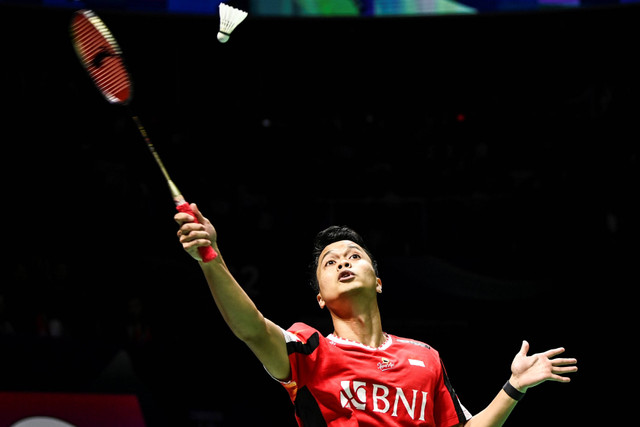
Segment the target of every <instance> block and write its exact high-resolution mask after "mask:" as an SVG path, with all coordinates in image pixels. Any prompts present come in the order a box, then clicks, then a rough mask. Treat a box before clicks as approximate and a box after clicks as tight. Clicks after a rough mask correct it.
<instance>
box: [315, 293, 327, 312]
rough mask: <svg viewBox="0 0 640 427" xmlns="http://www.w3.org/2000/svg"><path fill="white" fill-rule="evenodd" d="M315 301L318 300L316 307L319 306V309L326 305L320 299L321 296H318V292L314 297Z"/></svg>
mask: <svg viewBox="0 0 640 427" xmlns="http://www.w3.org/2000/svg"><path fill="white" fill-rule="evenodd" d="M316 299H317V300H318V305H319V306H320V308H324V306H325V305H326V303H325V302H324V300H323V299H322V295H320V292H318V295H316Z"/></svg>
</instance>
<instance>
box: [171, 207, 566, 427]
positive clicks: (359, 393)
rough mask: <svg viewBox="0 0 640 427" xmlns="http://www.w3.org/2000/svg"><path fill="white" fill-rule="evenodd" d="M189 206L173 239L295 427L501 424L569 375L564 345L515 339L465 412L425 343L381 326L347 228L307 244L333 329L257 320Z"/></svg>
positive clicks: (366, 270)
mask: <svg viewBox="0 0 640 427" xmlns="http://www.w3.org/2000/svg"><path fill="white" fill-rule="evenodd" d="M192 208H193V211H194V214H195V215H196V217H197V220H198V222H199V223H196V222H194V221H193V217H192V216H191V215H189V214H186V213H178V214H176V215H175V220H176V222H177V223H178V224H179V230H178V236H179V240H180V242H181V244H182V246H183V248H184V249H185V250H186V252H188V253H189V254H190V255H191V256H192V257H193V258H195V259H196V260H198V261H199V265H200V268H201V269H202V272H203V273H204V277H205V278H206V281H207V283H208V285H209V289H210V290H211V294H212V295H213V298H214V300H215V303H216V305H217V307H218V309H219V310H220V313H221V314H222V316H223V318H224V320H225V322H226V323H227V325H228V326H229V327H230V328H231V330H232V331H233V333H234V334H235V335H236V336H237V337H238V338H239V339H240V340H242V341H243V342H244V343H246V344H247V346H248V347H249V348H250V349H251V350H252V351H253V353H254V354H255V356H256V357H257V358H258V360H259V361H260V362H261V363H262V365H263V366H264V367H265V369H266V370H267V372H268V373H269V374H270V375H271V376H272V377H273V378H274V379H275V380H276V381H278V382H279V383H280V384H282V386H284V387H285V388H286V390H287V391H288V393H289V396H290V398H291V401H292V402H293V404H294V406H295V417H296V421H297V422H298V425H300V426H305V427H308V426H335V427H338V426H340V427H342V426H359V427H364V426H391V425H393V426H443V427H449V426H467V427H480V426H486V427H488V426H501V425H502V424H503V423H504V422H505V420H506V419H507V417H508V416H509V414H510V413H511V411H512V410H513V409H514V407H515V406H516V403H517V402H518V401H519V400H520V399H521V398H522V397H523V396H524V395H525V392H526V391H527V389H529V388H531V387H533V386H536V385H538V384H540V383H542V382H544V381H558V382H563V383H566V382H569V381H570V379H569V378H568V377H567V376H566V374H568V373H571V372H575V371H577V369H578V368H577V366H576V364H577V361H576V359H573V358H560V357H557V356H558V355H560V354H561V353H562V352H564V349H563V348H557V349H553V350H548V351H545V352H542V353H537V354H532V355H529V354H527V353H528V350H529V344H528V343H527V342H526V341H523V343H522V347H521V349H520V351H519V352H518V353H517V354H516V355H515V357H514V358H513V362H512V365H511V376H510V378H509V379H508V380H507V382H506V383H505V385H504V387H503V389H502V390H499V391H498V393H497V395H496V396H495V398H494V399H493V400H492V401H491V402H490V403H489V405H488V406H487V407H486V408H485V409H483V410H482V411H480V412H479V413H477V414H475V415H473V416H472V415H471V414H470V413H469V412H468V411H467V410H466V409H465V408H464V406H463V405H462V404H461V402H460V400H459V399H458V397H457V395H456V393H455V391H454V389H453V387H452V384H451V383H450V381H449V378H448V376H447V373H446V371H445V368H444V365H443V363H442V360H441V359H440V356H439V353H438V352H437V351H436V350H435V349H434V348H433V347H431V346H429V345H428V344H426V343H424V342H421V341H418V340H414V339H409V338H404V337H399V336H395V335H392V334H390V333H386V332H385V331H384V329H383V327H382V322H381V315H380V311H379V308H378V303H377V294H378V293H380V292H381V291H382V281H381V279H380V277H378V272H377V266H376V262H375V260H374V257H373V255H372V254H371V253H370V252H369V250H368V249H367V248H366V246H365V243H364V242H363V241H362V239H361V237H360V236H359V235H358V234H357V233H356V232H354V231H353V230H351V229H349V228H346V227H329V228H327V229H326V230H324V231H321V232H320V233H318V235H317V236H316V239H315V242H314V245H315V246H314V252H313V257H314V262H313V268H312V269H313V270H314V272H313V273H314V274H312V277H313V279H312V284H313V285H314V286H315V287H316V290H317V296H316V298H317V302H318V305H319V306H320V308H322V309H326V310H327V311H328V312H329V315H330V316H331V319H332V321H333V332H332V333H331V334H329V335H327V336H323V335H322V334H320V332H319V331H318V330H316V329H314V328H313V327H312V326H309V325H306V324H304V323H294V324H293V325H292V326H290V327H289V328H287V329H284V328H282V327H280V326H279V325H276V324H275V323H273V322H272V321H270V320H269V319H267V318H265V317H264V316H263V315H262V313H261V312H260V311H259V310H258V308H257V307H256V306H255V305H254V303H253V302H252V300H251V299H250V298H249V297H248V295H247V294H246V293H245V292H244V291H243V289H242V288H241V287H240V285H239V284H238V283H237V282H236V280H235V278H234V277H233V276H232V274H231V273H230V272H229V269H228V268H227V266H226V265H225V262H224V258H223V256H222V252H221V251H220V248H219V247H218V245H217V233H216V230H215V228H214V227H213V226H212V224H211V223H210V222H209V221H208V220H207V219H206V218H205V217H204V216H203V215H202V214H201V212H200V211H199V210H198V208H197V206H196V205H195V204H193V205H192ZM208 245H212V246H213V248H214V249H215V250H216V252H217V253H218V257H217V258H216V259H214V260H213V261H210V262H207V263H204V262H202V261H200V256H199V253H198V250H197V248H198V247H200V246H208ZM274 256H276V255H274Z"/></svg>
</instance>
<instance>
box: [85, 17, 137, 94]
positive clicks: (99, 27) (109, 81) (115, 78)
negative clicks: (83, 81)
mask: <svg viewBox="0 0 640 427" xmlns="http://www.w3.org/2000/svg"><path fill="white" fill-rule="evenodd" d="M79 16H80V17H82V18H84V19H81V18H78V19H76V20H75V21H74V23H73V33H74V43H75V46H76V49H77V51H78V53H79V56H80V58H81V60H82V64H83V65H84V67H85V68H86V69H87V71H88V72H89V75H90V76H91V78H92V79H93V80H94V82H95V84H96V86H97V87H98V88H99V89H100V92H102V94H103V96H104V97H105V98H106V99H107V100H108V101H109V102H111V103H125V102H127V101H128V100H129V98H130V96H131V81H130V78H129V74H128V73H127V70H126V68H125V67H124V63H123V61H122V57H121V51H120V48H119V46H118V44H117V43H116V42H115V39H114V38H113V36H111V33H110V32H109V30H108V29H107V28H106V26H105V25H104V24H103V23H102V21H101V20H100V19H99V18H98V17H96V16H86V15H79Z"/></svg>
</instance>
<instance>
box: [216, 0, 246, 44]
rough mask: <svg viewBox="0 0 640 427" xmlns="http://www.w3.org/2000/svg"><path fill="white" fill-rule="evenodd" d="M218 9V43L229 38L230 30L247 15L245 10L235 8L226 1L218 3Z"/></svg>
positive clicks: (224, 41)
mask: <svg viewBox="0 0 640 427" xmlns="http://www.w3.org/2000/svg"><path fill="white" fill-rule="evenodd" d="M218 9H219V13H220V31H218V41H220V43H226V42H227V40H229V35H230V34H231V32H232V31H233V30H234V29H235V28H236V27H237V26H238V24H240V23H241V22H242V21H244V18H246V17H247V12H245V11H244V10H240V9H236V8H235V7H233V6H229V5H228V4H226V3H220V5H219V7H218Z"/></svg>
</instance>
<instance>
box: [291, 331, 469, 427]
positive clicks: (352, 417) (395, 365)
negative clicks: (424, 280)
mask: <svg viewBox="0 0 640 427" xmlns="http://www.w3.org/2000/svg"><path fill="white" fill-rule="evenodd" d="M284 336H285V339H286V342H287V350H288V353H289V360H290V362H291V380H290V381H288V382H281V383H282V384H283V385H284V387H285V388H286V389H287V391H288V392H289V396H290V397H291V401H292V402H293V403H294V405H295V410H296V413H295V414H296V420H297V422H298V425H299V426H301V427H315V426H331V427H346V426H358V427H365V426H370V427H374V426H375V427H380V426H429V427H449V426H453V425H456V424H458V423H460V422H464V421H465V420H467V419H469V418H471V414H470V413H469V412H468V411H467V410H466V409H465V408H464V407H463V406H462V405H461V404H460V401H459V400H458V397H457V395H456V393H455V391H454V390H453V388H452V387H451V384H450V383H449V379H448V377H447V374H446V371H445V369H444V365H443V364H442V361H441V360H440V355H439V353H438V352H437V351H436V350H435V349H433V348H432V347H430V346H429V345H427V344H425V343H423V342H420V341H416V340H411V339H406V338H401V337H397V336H394V335H389V334H386V340H385V342H384V343H383V344H382V345H381V346H380V347H378V348H373V347H369V346H366V345H363V344H360V343H357V342H354V341H350V340H346V339H342V338H339V337H337V336H335V335H333V334H331V335H328V336H327V337H324V336H322V335H321V334H320V333H319V332H318V331H317V330H316V329H314V328H312V327H310V326H308V325H306V324H304V323H295V324H294V325H292V326H291V327H290V328H289V329H288V330H286V331H284Z"/></svg>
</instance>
